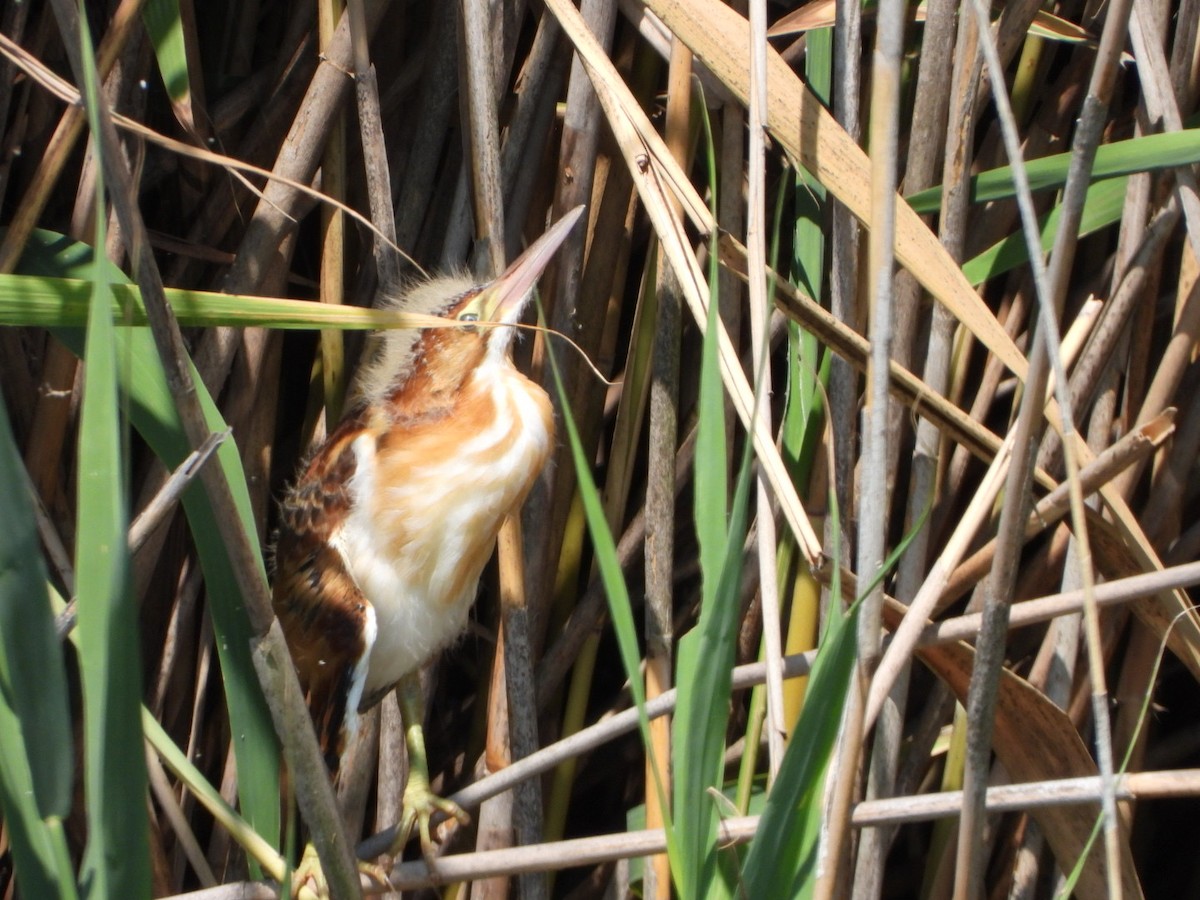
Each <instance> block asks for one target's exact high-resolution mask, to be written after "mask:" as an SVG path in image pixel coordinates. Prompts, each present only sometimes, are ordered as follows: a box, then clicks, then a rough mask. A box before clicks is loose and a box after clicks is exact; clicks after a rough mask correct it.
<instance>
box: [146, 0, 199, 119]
mask: <svg viewBox="0 0 1200 900" xmlns="http://www.w3.org/2000/svg"><path fill="white" fill-rule="evenodd" d="M142 21H143V22H144V23H145V25H146V32H147V33H148V34H149V35H150V42H151V43H152V44H153V45H154V55H155V57H156V58H157V60H158V71H159V74H161V75H162V80H163V85H164V86H165V87H166V89H167V95H168V96H169V97H170V98H171V103H172V104H173V105H175V106H176V107H180V106H187V105H189V104H190V98H191V85H190V82H189V80H188V65H187V53H186V52H185V50H184V42H183V23H182V21H181V20H180V18H179V0H146V5H145V6H144V7H143V8H142Z"/></svg>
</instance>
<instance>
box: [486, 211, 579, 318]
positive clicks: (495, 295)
mask: <svg viewBox="0 0 1200 900" xmlns="http://www.w3.org/2000/svg"><path fill="white" fill-rule="evenodd" d="M582 213H583V207H582V206H577V207H575V208H574V209H573V210H571V211H570V212H568V213H567V214H566V215H565V216H563V217H562V218H561V219H559V220H558V221H557V222H555V223H554V224H553V225H552V226H551V227H550V230H549V231H547V232H546V233H545V234H543V235H542V236H541V237H540V238H538V239H537V240H536V241H534V242H533V243H532V244H530V245H529V248H528V249H527V250H526V251H525V252H524V253H522V254H521V255H520V256H519V257H517V259H516V261H515V262H513V264H512V265H510V266H509V267H508V268H507V269H506V270H505V272H504V274H503V275H501V276H500V277H499V278H497V279H496V280H495V281H493V282H492V283H491V284H489V285H488V286H487V287H485V288H484V289H483V292H482V293H483V294H484V301H483V313H484V314H483V316H482V318H483V319H484V320H485V321H488V322H496V323H500V324H505V325H511V324H512V323H514V322H516V321H517V319H518V317H520V315H521V310H522V309H524V307H525V301H526V300H528V299H529V295H530V293H531V292H532V290H533V285H534V283H535V282H537V280H538V277H539V276H540V275H541V274H542V271H543V270H544V269H545V268H546V265H547V263H549V262H550V260H551V259H552V258H553V257H554V253H555V251H557V250H558V248H559V247H560V246H561V245H562V242H563V241H565V240H566V238H567V235H568V234H570V233H571V228H572V227H574V225H575V222H576V221H577V220H578V219H579V216H580V215H581V214H582ZM500 330H501V331H509V329H507V328H502V329H500Z"/></svg>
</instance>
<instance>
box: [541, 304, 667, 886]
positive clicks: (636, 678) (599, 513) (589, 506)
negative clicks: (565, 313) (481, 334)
mask: <svg viewBox="0 0 1200 900" xmlns="http://www.w3.org/2000/svg"><path fill="white" fill-rule="evenodd" d="M538 313H539V318H540V319H544V316H542V314H541V310H540V309H539V311H538ZM546 358H547V360H549V362H550V371H551V373H552V374H553V376H554V386H555V390H556V392H557V394H558V400H559V406H560V408H561V412H562V419H563V428H564V430H565V431H566V433H567V443H568V445H569V446H570V448H571V460H572V462H573V463H574V465H575V475H576V478H577V481H578V490H579V497H580V500H581V501H582V503H583V512H584V517H585V518H586V519H587V525H588V531H589V533H590V534H591V536H592V551H593V553H594V554H595V560H596V568H597V570H598V571H599V572H600V580H601V583H603V585H604V594H605V597H606V598H607V600H608V611H609V615H610V616H611V617H612V624H613V631H614V633H615V634H616V637H617V648H618V651H619V653H620V656H621V663H622V665H623V666H624V667H625V674H626V675H627V676H628V678H629V686H630V693H632V695H633V702H634V705H635V706H636V707H637V711H638V729H639V731H640V732H641V735H642V744H643V746H644V747H645V748H646V752H647V753H651V754H652V753H653V745H652V743H651V740H650V718H649V716H647V715H646V687H645V685H644V684H643V682H642V672H641V654H640V652H639V650H638V638H637V626H636V625H635V624H634V620H633V605H632V604H631V603H630V600H629V589H628V587H627V586H626V584H625V574H624V572H622V571H621V561H620V559H619V558H618V556H617V544H616V541H615V540H613V535H612V531H611V530H610V529H609V527H608V520H607V519H606V518H605V515H604V504H603V501H602V500H601V499H600V492H599V490H597V488H596V481H595V479H594V478H592V469H591V465H590V464H589V462H588V458H587V454H586V453H585V452H584V449H583V443H582V442H581V441H580V439H579V429H578V428H577V427H576V425H575V418H574V416H573V415H572V414H571V408H570V406H569V403H568V398H567V392H566V389H565V387H564V386H563V382H562V374H561V372H560V371H559V367H558V360H557V359H556V358H555V355H554V350H553V348H552V347H551V346H550V344H549V342H547V344H546ZM653 768H654V769H655V770H657V771H662V768H661V761H656V764H655V766H654V767H653ZM656 789H657V790H658V794H659V802H660V805H661V806H662V808H663V809H666V807H667V804H666V800H665V793H664V791H663V786H662V785H661V784H660V785H656ZM666 836H667V853H668V855H669V856H670V858H671V860H672V870H674V860H675V858H676V856H677V851H676V849H675V833H674V828H673V827H672V824H671V823H670V822H667V823H666ZM672 874H673V875H674V871H672Z"/></svg>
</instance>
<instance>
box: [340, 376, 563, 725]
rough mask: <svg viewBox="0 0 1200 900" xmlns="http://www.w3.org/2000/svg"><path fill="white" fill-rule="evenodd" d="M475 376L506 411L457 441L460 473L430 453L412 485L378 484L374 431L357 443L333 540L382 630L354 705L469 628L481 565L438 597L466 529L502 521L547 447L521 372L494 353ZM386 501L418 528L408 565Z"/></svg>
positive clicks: (458, 558)
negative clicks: (447, 597) (395, 540)
mask: <svg viewBox="0 0 1200 900" xmlns="http://www.w3.org/2000/svg"><path fill="white" fill-rule="evenodd" d="M474 377H475V378H477V379H479V378H482V379H485V380H484V382H483V383H484V384H487V385H488V389H489V390H490V391H491V392H492V395H493V400H494V401H495V403H496V408H497V410H499V414H498V415H497V416H496V418H495V422H494V423H492V424H491V425H489V426H488V427H487V428H486V429H484V430H483V431H481V432H480V433H479V434H477V435H475V436H474V437H472V438H470V439H469V440H468V441H467V442H465V443H464V444H462V445H460V447H459V448H458V449H459V450H460V451H461V452H459V453H456V454H455V458H456V459H461V460H464V462H463V463H462V471H455V465H454V463H453V461H452V460H446V459H435V460H430V461H429V465H428V467H427V472H426V477H421V473H420V471H419V470H418V471H417V472H416V473H414V474H415V475H416V477H414V478H413V479H412V482H411V483H409V484H404V485H399V486H396V487H394V488H388V489H384V490H381V488H380V487H379V486H378V485H377V483H376V471H377V465H376V459H375V439H374V438H373V437H371V436H367V435H364V436H362V437H359V438H357V439H356V440H355V441H354V444H353V450H354V454H355V461H356V464H357V465H356V469H355V473H354V476H353V478H352V479H351V481H350V489H351V491H352V492H353V493H354V500H355V502H354V503H353V504H352V509H353V510H354V512H353V513H352V514H351V515H350V516H349V517H348V518H347V519H346V521H345V523H344V524H343V525H342V527H341V528H340V529H339V530H338V531H337V533H336V534H335V535H334V536H333V538H332V541H331V543H332V544H333V546H335V547H336V548H337V549H338V551H339V553H341V556H342V559H343V561H344V562H345V564H346V567H347V569H348V571H349V572H350V574H351V575H352V576H353V578H354V580H355V582H356V583H357V584H358V587H359V589H360V590H361V591H362V592H363V595H364V596H365V597H366V598H367V600H369V601H370V603H371V605H372V607H373V608H374V610H373V611H374V615H373V616H372V619H373V624H374V625H375V631H376V636H375V640H374V644H373V646H370V645H369V646H370V654H369V662H368V664H369V669H368V671H367V673H366V680H365V684H364V683H360V682H359V681H358V679H357V678H356V679H355V682H356V684H358V686H359V690H358V694H359V696H358V697H354V698H352V700H353V701H354V705H355V706H356V705H357V702H358V700H359V698H360V697H361V696H362V695H363V692H364V690H365V694H366V695H367V696H369V695H370V694H372V693H374V692H375V691H378V690H381V689H383V688H386V687H388V686H390V685H392V684H394V683H396V682H397V681H399V680H400V679H401V678H402V677H403V676H405V675H407V674H408V673H410V672H413V671H415V670H416V669H417V668H419V667H420V666H421V665H423V664H424V663H425V662H426V660H428V659H429V658H430V657H431V656H432V655H433V654H434V653H436V652H437V651H438V650H440V649H442V648H443V647H445V646H447V645H448V644H450V643H451V642H452V641H453V640H454V639H455V638H456V637H457V636H458V635H459V634H460V633H461V632H462V630H463V628H464V627H465V625H466V621H467V613H468V611H469V609H470V607H471V603H472V602H473V601H474V599H475V593H476V590H477V587H478V580H479V574H480V573H478V572H476V573H472V577H471V578H469V579H467V581H466V582H465V584H466V585H467V587H466V591H465V592H464V594H463V596H461V597H458V598H455V599H454V600H453V602H452V603H450V604H449V605H446V606H443V605H441V604H440V603H439V602H437V600H436V599H435V598H439V597H442V596H444V594H445V593H446V592H447V590H448V587H447V585H449V583H450V582H452V581H453V579H454V578H455V576H456V575H457V574H458V570H459V567H460V565H461V564H462V558H463V554H464V552H465V550H466V548H465V547H464V546H463V544H462V541H461V536H462V535H463V534H464V533H465V530H466V529H467V528H468V527H471V526H472V523H474V522H478V521H480V517H484V518H486V519H488V520H489V521H494V522H495V524H496V525H499V519H500V515H501V513H502V512H503V511H504V509H506V508H507V507H509V506H510V505H511V504H512V502H513V501H514V500H515V499H516V492H517V491H518V490H519V489H520V488H521V486H522V485H523V482H524V479H522V478H512V475H511V473H513V472H526V473H527V472H529V471H530V470H531V469H532V468H533V467H534V466H536V465H538V464H539V462H540V461H541V460H543V459H545V457H546V456H547V454H548V453H549V449H550V434H549V432H548V431H547V428H546V423H545V421H544V420H543V418H542V412H541V410H540V409H539V408H538V405H537V403H536V402H535V401H534V400H532V399H531V398H530V397H529V396H528V394H527V393H526V387H525V385H524V383H523V382H522V381H521V380H520V379H521V376H519V375H518V374H517V373H516V370H515V369H512V368H511V366H509V365H508V364H507V363H506V362H500V363H497V362H495V361H493V360H491V359H487V360H485V361H484V363H483V364H482V365H481V366H480V368H479V370H478V371H477V372H476V374H475V376H474ZM514 428H515V429H517V434H518V437H517V439H516V440H514V441H513V442H512V444H511V446H510V447H509V448H508V449H507V450H506V451H505V453H504V455H503V456H502V457H499V458H495V459H494V460H491V462H492V463H494V464H492V465H483V466H480V465H478V463H477V461H478V459H479V458H480V455H484V456H486V454H487V451H488V449H489V448H491V447H494V446H496V445H498V444H500V443H501V442H503V441H505V440H506V439H507V438H508V435H509V433H510V431H511V430H512V429H514ZM472 457H475V460H476V462H474V463H473V462H471V461H470V460H471V458H472ZM472 500H474V501H476V502H471V501H472ZM389 509H390V510H404V511H405V512H404V515H405V521H406V522H407V523H409V525H410V526H411V530H412V532H413V534H414V535H415V538H414V542H413V544H411V545H410V546H409V547H408V559H409V560H411V564H410V565H407V566H405V565H400V564H399V563H398V561H396V560H392V559H390V558H389V557H388V555H387V553H386V551H385V547H384V545H383V544H382V542H380V541H379V540H378V539H377V537H376V535H378V534H379V529H378V527H377V526H376V525H375V524H374V519H375V517H376V516H381V517H386V516H387V515H388V511H389ZM356 674H357V673H356ZM350 708H353V707H350Z"/></svg>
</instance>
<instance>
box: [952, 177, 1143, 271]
mask: <svg viewBox="0 0 1200 900" xmlns="http://www.w3.org/2000/svg"><path fill="white" fill-rule="evenodd" d="M1128 181H1129V179H1128V178H1113V179H1108V180H1107V181H1101V182H1099V183H1098V184H1093V185H1092V186H1091V187H1090V188H1088V191H1087V199H1086V200H1085V201H1084V204H1083V217H1082V218H1081V219H1080V221H1079V236H1080V237H1084V236H1086V235H1089V234H1093V233H1094V232H1097V231H1099V230H1100V229H1101V228H1107V227H1108V226H1109V225H1112V224H1114V223H1115V222H1117V221H1118V220H1119V219H1120V218H1121V210H1122V209H1123V208H1124V205H1125V186H1126V184H1127V183H1128ZM1058 220H1059V210H1058V208H1057V207H1056V208H1055V209H1054V210H1052V211H1051V212H1050V214H1049V215H1047V216H1043V217H1042V219H1041V220H1040V222H1041V229H1042V231H1041V241H1042V249H1044V250H1046V251H1047V252H1049V251H1050V248H1051V247H1052V246H1053V245H1054V235H1055V234H1056V233H1057V231H1058ZM1028 261H1029V251H1028V249H1027V244H1026V242H1025V235H1024V234H1022V233H1021V232H1017V233H1015V234H1011V235H1009V236H1008V237H1006V238H1004V239H1003V240H1001V241H998V242H997V243H995V244H993V245H992V246H991V247H989V248H988V249H987V250H984V251H983V252H982V253H980V254H979V255H978V256H976V257H974V258H972V259H970V260H968V261H967V262H965V263H964V264H963V274H964V275H966V276H967V280H968V281H970V282H971V284H976V285H977V284H983V283H984V282H985V281H987V280H988V279H990V278H995V277H996V276H997V275H1002V274H1004V273H1005V272H1008V271H1009V270H1011V269H1015V268H1016V267H1017V266H1022V265H1025V264H1026V263H1027V262H1028Z"/></svg>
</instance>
